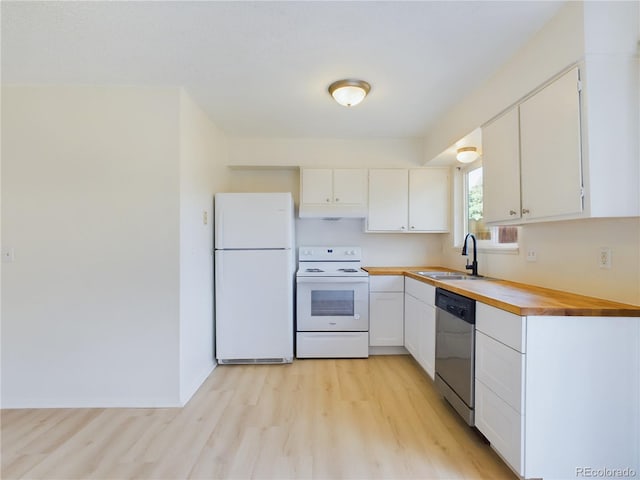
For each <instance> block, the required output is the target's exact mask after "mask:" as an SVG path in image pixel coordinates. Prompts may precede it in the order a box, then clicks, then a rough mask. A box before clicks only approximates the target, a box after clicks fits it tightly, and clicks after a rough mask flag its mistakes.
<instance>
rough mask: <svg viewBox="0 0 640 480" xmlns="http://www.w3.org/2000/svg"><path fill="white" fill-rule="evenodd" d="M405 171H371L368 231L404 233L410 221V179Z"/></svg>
mask: <svg viewBox="0 0 640 480" xmlns="http://www.w3.org/2000/svg"><path fill="white" fill-rule="evenodd" d="M407 175H408V173H407V170H404V169H375V170H369V215H368V218H367V230H369V231H378V232H404V231H406V230H407V219H408V188H409V185H408V179H407Z"/></svg>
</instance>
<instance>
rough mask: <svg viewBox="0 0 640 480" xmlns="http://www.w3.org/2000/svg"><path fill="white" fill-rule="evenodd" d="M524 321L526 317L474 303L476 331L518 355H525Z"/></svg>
mask: <svg viewBox="0 0 640 480" xmlns="http://www.w3.org/2000/svg"><path fill="white" fill-rule="evenodd" d="M525 321H526V317H521V316H519V315H515V314H513V313H509V312H507V311H505V310H500V309H499V308H495V307H492V306H490V305H486V304H484V303H481V302H476V330H479V331H481V332H482V333H486V334H487V335H489V336H490V337H493V338H495V339H496V340H498V341H499V342H502V343H504V344H505V345H507V346H509V347H511V348H513V349H514V350H517V351H518V352H520V353H526V352H525V340H526V338H525V334H526V329H525Z"/></svg>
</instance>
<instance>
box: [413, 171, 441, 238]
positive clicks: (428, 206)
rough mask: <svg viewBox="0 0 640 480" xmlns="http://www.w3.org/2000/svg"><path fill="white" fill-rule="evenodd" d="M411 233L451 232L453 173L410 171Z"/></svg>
mask: <svg viewBox="0 0 640 480" xmlns="http://www.w3.org/2000/svg"><path fill="white" fill-rule="evenodd" d="M409 231H422V232H427V231H428V232H447V231H449V169H447V168H429V169H426V168H425V169H413V170H409Z"/></svg>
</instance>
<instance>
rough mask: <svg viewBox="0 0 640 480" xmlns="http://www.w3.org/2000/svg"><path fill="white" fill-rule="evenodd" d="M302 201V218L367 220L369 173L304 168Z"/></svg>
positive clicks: (301, 181)
mask: <svg viewBox="0 0 640 480" xmlns="http://www.w3.org/2000/svg"><path fill="white" fill-rule="evenodd" d="M300 199H301V201H300V217H320V218H322V217H364V216H366V213H367V170H366V169H357V168H347V169H330V168H304V169H302V170H301V171H300Z"/></svg>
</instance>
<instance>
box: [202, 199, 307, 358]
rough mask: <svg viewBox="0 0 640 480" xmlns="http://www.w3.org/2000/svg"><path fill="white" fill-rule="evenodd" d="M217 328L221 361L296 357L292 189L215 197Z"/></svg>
mask: <svg viewBox="0 0 640 480" xmlns="http://www.w3.org/2000/svg"><path fill="white" fill-rule="evenodd" d="M214 234H215V332H216V359H217V360H218V362H220V363H286V362H291V361H292V360H293V335H294V329H293V292H294V278H295V277H294V274H295V259H294V255H295V248H294V211H293V198H292V196H291V193H218V194H216V196H215V231H214Z"/></svg>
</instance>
